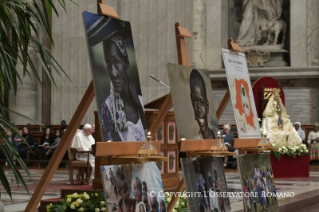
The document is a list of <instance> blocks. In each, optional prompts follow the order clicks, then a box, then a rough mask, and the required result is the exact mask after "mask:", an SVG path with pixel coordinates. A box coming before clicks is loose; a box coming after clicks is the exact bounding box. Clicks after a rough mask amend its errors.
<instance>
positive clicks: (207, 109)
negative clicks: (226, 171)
mask: <svg viewBox="0 0 319 212" xmlns="http://www.w3.org/2000/svg"><path fill="white" fill-rule="evenodd" d="M167 70H168V78H169V83H170V88H171V93H172V99H173V105H174V113H175V118H176V126H177V131H178V135H179V138H180V139H181V138H186V139H215V138H217V133H218V123H217V117H216V110H215V106H214V105H215V104H214V98H213V92H212V89H211V83H210V77H209V73H208V71H207V70H201V69H196V68H192V67H187V66H181V65H176V64H172V63H168V64H167Z"/></svg>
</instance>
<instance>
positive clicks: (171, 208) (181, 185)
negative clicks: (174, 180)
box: [167, 178, 185, 212]
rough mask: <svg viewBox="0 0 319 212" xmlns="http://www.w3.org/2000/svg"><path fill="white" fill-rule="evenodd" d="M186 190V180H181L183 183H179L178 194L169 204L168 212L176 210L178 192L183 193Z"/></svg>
mask: <svg viewBox="0 0 319 212" xmlns="http://www.w3.org/2000/svg"><path fill="white" fill-rule="evenodd" d="M184 189H185V183H184V178H182V179H181V181H180V182H179V184H178V186H177V188H176V191H175V192H176V193H175V195H173V196H172V198H171V201H170V202H169V203H168V206H167V211H168V212H170V211H172V210H173V209H174V206H175V204H176V202H177V200H178V198H179V197H178V196H177V194H178V192H182V191H183V190H184Z"/></svg>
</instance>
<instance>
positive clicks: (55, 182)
mask: <svg viewBox="0 0 319 212" xmlns="http://www.w3.org/2000/svg"><path fill="white" fill-rule="evenodd" d="M43 172H44V170H43V169H31V170H30V175H31V179H28V178H27V175H26V173H24V172H22V175H23V177H24V178H25V179H27V180H26V183H27V186H28V188H29V191H30V195H32V194H33V191H34V190H35V188H36V185H37V182H38V181H39V180H40V178H41V176H42V174H43ZM5 174H6V175H7V177H8V179H9V181H10V184H11V188H12V198H13V200H11V199H10V197H9V196H8V195H7V194H6V192H5V191H4V189H3V187H2V186H0V192H1V201H2V202H3V204H4V207H5V212H18V211H19V212H20V211H24V209H25V207H26V205H27V203H28V201H29V199H30V197H31V196H29V194H27V192H26V191H25V190H24V188H23V186H21V185H19V186H18V185H16V183H15V179H14V176H13V174H12V171H10V170H7V171H5ZM226 178H227V186H228V191H229V192H239V191H241V184H240V179H239V173H238V172H236V171H227V172H226ZM275 182H276V189H277V191H281V192H295V195H296V197H298V195H299V196H300V198H304V197H305V194H310V193H311V192H312V194H313V193H315V194H319V171H318V170H312V171H311V172H310V178H298V179H280V180H279V179H277V180H275ZM67 184H69V183H68V171H67V169H59V170H58V171H57V172H56V173H55V174H54V177H53V179H52V181H51V183H50V186H49V187H48V189H47V191H46V193H45V195H44V196H43V198H42V199H51V198H57V197H59V195H60V189H61V187H65V186H66V185H67ZM296 197H295V198H294V199H293V200H291V201H296ZM289 201H290V200H289V197H287V198H279V205H283V204H285V203H287V202H289ZM230 202H231V208H232V211H242V210H243V202H242V199H241V198H230ZM317 202H318V203H319V201H317ZM308 209H309V210H308ZM288 211H289V210H288ZM300 211H319V205H318V204H317V205H314V206H311V207H309V208H307V209H303V210H300Z"/></svg>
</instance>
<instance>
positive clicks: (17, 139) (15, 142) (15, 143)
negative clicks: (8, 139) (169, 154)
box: [12, 130, 23, 150]
mask: <svg viewBox="0 0 319 212" xmlns="http://www.w3.org/2000/svg"><path fill="white" fill-rule="evenodd" d="M19 135H20V137H22V135H23V132H22V130H19ZM20 137H19V136H18V135H14V137H13V140H12V144H13V146H14V147H15V148H16V149H17V150H18V149H19V147H20V143H21V140H22V139H21V138H20Z"/></svg>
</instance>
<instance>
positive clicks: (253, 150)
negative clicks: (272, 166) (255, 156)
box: [242, 147, 279, 153]
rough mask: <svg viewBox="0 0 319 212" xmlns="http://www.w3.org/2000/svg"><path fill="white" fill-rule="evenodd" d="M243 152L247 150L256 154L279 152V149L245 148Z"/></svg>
mask: <svg viewBox="0 0 319 212" xmlns="http://www.w3.org/2000/svg"><path fill="white" fill-rule="evenodd" d="M242 150H245V151H247V152H254V153H259V152H265V151H278V150H279V148H274V147H264V148H243V149H242Z"/></svg>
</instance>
